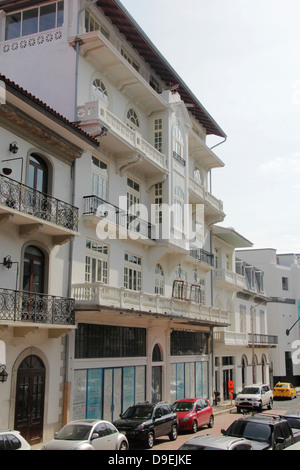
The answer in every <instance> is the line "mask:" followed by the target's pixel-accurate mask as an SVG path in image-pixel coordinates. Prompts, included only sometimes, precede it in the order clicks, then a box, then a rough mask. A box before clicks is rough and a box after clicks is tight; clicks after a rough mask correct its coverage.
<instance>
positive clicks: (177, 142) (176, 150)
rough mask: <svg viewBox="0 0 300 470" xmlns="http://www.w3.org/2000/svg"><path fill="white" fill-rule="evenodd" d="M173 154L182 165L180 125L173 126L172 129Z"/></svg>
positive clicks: (182, 152) (182, 147)
mask: <svg viewBox="0 0 300 470" xmlns="http://www.w3.org/2000/svg"><path fill="white" fill-rule="evenodd" d="M173 156H174V158H175V159H176V160H177V161H179V162H180V163H181V164H182V165H185V160H184V139H183V134H182V131H181V129H180V127H179V126H178V125H177V126H174V129H173Z"/></svg>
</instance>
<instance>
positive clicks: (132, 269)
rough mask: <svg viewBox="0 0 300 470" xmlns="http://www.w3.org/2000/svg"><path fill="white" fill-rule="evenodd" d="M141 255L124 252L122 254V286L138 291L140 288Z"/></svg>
mask: <svg viewBox="0 0 300 470" xmlns="http://www.w3.org/2000/svg"><path fill="white" fill-rule="evenodd" d="M142 269H143V267H142V257H141V256H138V255H134V254H132V253H129V252H125V255H124V287H125V289H128V290H133V291H137V292H140V291H141V290H142Z"/></svg>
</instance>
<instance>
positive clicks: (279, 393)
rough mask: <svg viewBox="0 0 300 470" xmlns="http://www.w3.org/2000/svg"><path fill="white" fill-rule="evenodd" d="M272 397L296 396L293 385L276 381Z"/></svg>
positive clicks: (291, 397)
mask: <svg viewBox="0 0 300 470" xmlns="http://www.w3.org/2000/svg"><path fill="white" fill-rule="evenodd" d="M273 396H274V398H290V399H291V400H292V399H293V398H296V397H297V392H296V389H295V387H294V386H293V385H292V384H291V383H285V382H278V384H276V385H275V387H274V390H273Z"/></svg>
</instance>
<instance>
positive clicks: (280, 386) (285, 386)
mask: <svg viewBox="0 0 300 470" xmlns="http://www.w3.org/2000/svg"><path fill="white" fill-rule="evenodd" d="M275 387H276V388H289V385H288V384H277V385H275Z"/></svg>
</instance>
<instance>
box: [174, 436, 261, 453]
mask: <svg viewBox="0 0 300 470" xmlns="http://www.w3.org/2000/svg"><path fill="white" fill-rule="evenodd" d="M178 450H181V451H188V452H190V451H191V450H253V448H252V444H251V442H250V441H248V440H247V439H244V438H237V437H229V436H215V435H213V434H202V435H199V436H196V437H193V438H192V439H190V440H189V441H186V442H185V443H184V444H183V445H182V446H181V447H179V449H178Z"/></svg>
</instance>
